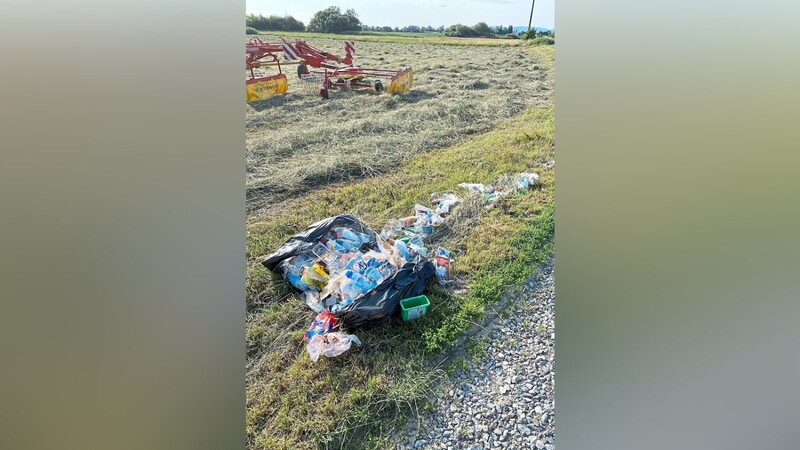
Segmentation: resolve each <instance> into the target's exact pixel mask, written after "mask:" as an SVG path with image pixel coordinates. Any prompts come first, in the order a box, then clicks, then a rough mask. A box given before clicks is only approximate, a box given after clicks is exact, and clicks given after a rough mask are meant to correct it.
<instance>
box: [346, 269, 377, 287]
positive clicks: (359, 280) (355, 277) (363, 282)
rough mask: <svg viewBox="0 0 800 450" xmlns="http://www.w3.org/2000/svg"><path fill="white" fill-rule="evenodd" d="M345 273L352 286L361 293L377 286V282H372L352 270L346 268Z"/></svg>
mask: <svg viewBox="0 0 800 450" xmlns="http://www.w3.org/2000/svg"><path fill="white" fill-rule="evenodd" d="M345 275H346V276H347V278H350V280H352V282H353V287H355V288H356V289H358V290H359V291H361V292H362V293H367V292H369V291H371V290H373V289H375V286H377V284H375V283H373V282H372V281H370V280H369V279H367V278H365V277H364V276H362V275H360V274H358V273H355V272H353V271H352V270H348V271H347V272H345Z"/></svg>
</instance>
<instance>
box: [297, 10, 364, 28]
mask: <svg viewBox="0 0 800 450" xmlns="http://www.w3.org/2000/svg"><path fill="white" fill-rule="evenodd" d="M360 29H361V21H360V20H359V19H358V14H356V12H355V10H353V9H348V10H347V11H345V12H344V14H342V10H341V9H340V8H339V7H338V6H331V7H329V8H326V9H323V10H322V11H317V13H316V14H314V17H312V18H311V20H310V21H309V22H308V31H313V32H317V33H345V32H348V31H358V30H360Z"/></svg>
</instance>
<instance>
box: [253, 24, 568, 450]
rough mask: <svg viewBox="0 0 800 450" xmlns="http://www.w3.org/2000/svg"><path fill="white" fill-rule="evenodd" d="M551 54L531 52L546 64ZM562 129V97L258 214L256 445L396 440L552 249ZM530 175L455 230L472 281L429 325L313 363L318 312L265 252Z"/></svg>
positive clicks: (457, 253)
mask: <svg viewBox="0 0 800 450" xmlns="http://www.w3.org/2000/svg"><path fill="white" fill-rule="evenodd" d="M325 37H330V36H329V35H325ZM551 50H552V49H551V48H550V49H548V48H546V47H536V48H532V49H531V51H532V52H534V53H537V54H540V55H543V56H544V57H545V58H542V59H543V60H547V61H552V52H551ZM548 52H550V53H548ZM548 58H549V59H548ZM547 64H550V65H549V66H548V67H552V63H551V62H549V63H547ZM554 129H555V126H554V111H553V106H552V104H551V105H550V106H548V107H547V108H542V109H533V108H532V109H528V110H526V111H525V112H524V113H522V114H520V115H518V116H516V117H514V118H511V119H507V120H504V121H501V122H499V123H498V124H496V126H495V127H494V128H493V129H492V131H489V132H487V133H484V134H480V135H474V136H472V137H470V138H468V139H466V140H463V141H461V142H460V143H459V144H457V145H454V146H450V147H447V148H442V149H438V150H433V151H430V152H427V153H424V154H418V155H416V156H414V157H411V158H410V159H408V160H406V161H405V162H404V163H403V164H400V165H398V166H397V167H396V168H395V169H393V170H391V171H389V172H388V173H386V174H383V175H381V176H380V177H374V178H369V179H366V180H361V181H357V182H353V183H350V184H346V185H339V186H328V187H323V188H318V189H316V190H315V191H313V192H311V193H309V194H307V195H304V196H302V197H298V198H294V199H291V200H287V201H284V202H282V203H280V204H277V205H275V206H274V207H271V208H270V210H269V212H268V213H265V214H264V215H262V216H253V217H249V218H248V227H247V265H248V273H247V303H248V308H247V328H246V329H247V332H246V345H247V416H246V435H247V443H248V448H251V449H270V450H271V449H314V448H387V447H388V446H389V445H390V439H391V436H392V433H393V432H394V431H395V430H397V429H398V427H400V426H402V425H403V424H405V422H406V420H408V419H407V418H408V417H413V416H414V414H415V413H417V412H420V411H422V410H424V409H425V408H426V407H427V406H428V405H427V403H426V402H427V398H428V397H429V396H430V395H431V394H432V389H433V388H434V386H435V385H436V383H437V381H439V380H441V379H442V378H443V377H445V376H446V373H445V370H444V369H436V370H433V369H432V368H431V364H430V362H431V360H432V359H433V358H434V357H436V356H440V355H441V354H442V352H444V351H447V350H449V349H451V348H452V346H453V345H454V343H455V342H456V339H457V338H458V337H460V336H462V335H463V333H464V331H465V330H467V329H468V328H469V327H470V326H471V325H472V324H474V323H480V322H481V321H483V319H484V318H485V317H486V315H487V314H489V313H490V312H491V311H492V308H494V307H495V305H496V304H497V302H498V301H499V300H500V299H501V298H502V297H503V295H504V293H505V292H506V291H507V289H508V288H509V287H512V286H514V285H515V284H518V283H519V282H520V281H521V280H524V279H525V278H526V277H528V276H529V275H531V273H532V272H533V270H535V267H536V266H537V265H538V264H540V263H541V262H543V261H544V260H545V259H546V258H547V257H548V256H549V254H550V253H551V252H552V250H553V249H552V242H553V241H552V236H553V232H554V221H553V216H554V214H553V211H554V206H553V205H554V185H555V179H554V177H555V174H554V171H553V170H552V169H544V168H543V167H541V166H540V163H542V162H545V161H549V160H552V159H554V156H555V153H554V142H555V141H554ZM522 171H535V172H538V173H539V174H540V175H541V179H540V182H541V186H540V187H537V188H535V189H532V190H529V191H526V192H525V193H522V194H519V195H515V196H509V197H507V198H505V199H503V200H501V201H499V202H498V203H497V204H496V205H495V207H494V208H492V209H490V210H485V209H482V208H480V211H479V213H478V214H475V215H474V217H471V218H470V219H471V224H472V226H471V227H469V228H465V229H463V230H458V231H457V232H456V231H454V232H453V233H451V234H449V235H446V236H444V237H443V241H442V244H443V245H444V246H445V247H447V248H448V249H449V250H450V251H451V252H452V253H453V254H454V257H455V262H454V264H453V266H452V271H453V274H454V276H455V277H456V278H457V279H458V280H459V282H460V285H461V286H462V287H463V288H462V289H460V290H459V291H458V293H457V294H454V293H451V292H449V291H447V290H444V289H442V288H441V287H439V286H438V285H436V284H435V283H434V284H432V285H431V286H430V287H429V288H428V291H427V292H426V295H427V296H428V298H429V299H430V301H431V307H430V308H429V312H428V315H427V316H425V317H423V318H422V319H419V320H416V321H413V322H408V323H405V322H401V321H400V320H399V319H398V320H393V321H392V322H390V323H389V324H387V325H386V326H383V327H378V328H375V329H372V330H368V331H358V332H357V334H358V336H359V338H361V340H362V342H363V343H364V345H363V346H362V347H361V348H353V349H351V350H350V351H349V352H347V353H345V354H343V355H341V356H339V357H337V358H333V359H327V358H324V357H323V358H321V359H320V360H319V361H318V362H317V363H313V362H312V361H311V360H310V359H309V358H308V355H307V353H306V351H305V344H304V343H303V341H302V335H303V332H304V331H305V329H306V328H307V326H308V324H309V323H310V322H311V319H312V318H313V316H314V313H313V312H312V311H310V310H309V309H308V307H307V306H306V305H305V304H304V303H303V301H302V299H301V298H300V297H299V296H298V295H297V294H296V293H294V292H292V291H290V290H289V289H288V287H287V285H286V283H284V282H283V281H281V280H280V279H279V278H277V277H276V276H275V275H274V274H272V273H271V272H269V271H267V270H265V269H264V268H263V267H262V266H261V264H260V262H261V260H262V259H263V258H264V257H265V256H266V255H268V254H269V253H271V252H273V251H274V250H275V249H276V248H277V247H278V246H280V245H281V244H282V243H283V242H284V241H285V240H286V239H287V238H288V237H290V236H291V235H293V234H295V233H297V232H298V231H300V230H302V229H304V228H305V227H306V226H307V225H309V224H310V223H313V222H315V221H317V220H320V219H323V218H325V217H329V216H332V215H336V214H342V213H350V214H353V215H355V216H357V217H359V218H360V219H362V220H363V221H365V222H366V223H368V224H369V225H370V226H371V227H373V228H374V229H376V230H380V229H381V228H382V227H383V225H384V224H385V223H386V221H387V220H388V219H391V218H397V217H403V216H407V215H409V214H411V213H412V211H413V207H414V204H415V203H422V204H429V199H430V194H431V193H433V192H448V191H450V192H455V193H457V194H459V195H462V196H463V195H464V194H465V192H464V191H463V190H461V189H460V188H457V185H458V184H459V183H462V182H481V183H489V182H492V181H494V180H496V179H497V177H498V176H500V175H504V174H514V173H518V172H522ZM457 211H458V209H456V210H455V211H454V212H453V215H455V214H457ZM479 351H481V350H480V348H478V347H474V348H468V352H470V353H473V354H474V353H477V352H479ZM453 367H457V365H451V369H452V368H453Z"/></svg>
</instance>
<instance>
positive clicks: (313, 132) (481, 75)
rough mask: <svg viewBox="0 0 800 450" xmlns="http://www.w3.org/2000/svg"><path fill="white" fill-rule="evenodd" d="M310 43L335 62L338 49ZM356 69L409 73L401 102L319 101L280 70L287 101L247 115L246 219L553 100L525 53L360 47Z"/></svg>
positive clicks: (337, 95)
mask: <svg viewBox="0 0 800 450" xmlns="http://www.w3.org/2000/svg"><path fill="white" fill-rule="evenodd" d="M309 43H311V44H312V45H314V46H317V47H318V48H320V49H323V50H326V51H330V52H332V53H334V54H344V50H343V43H342V42H341V41H332V40H316V39H310V40H309ZM548 51H551V49H542V50H541V51H539V53H538V54H545V53H547V52H548ZM356 63H357V64H359V65H361V66H362V67H376V68H386V69H398V70H399V69H403V68H405V67H408V66H411V67H413V69H414V86H413V88H412V89H411V91H410V92H409V93H408V94H406V95H403V96H393V95H388V94H385V93H383V94H377V93H374V92H367V91H353V92H350V93H348V92H344V91H339V90H331V94H330V96H331V99H330V100H329V101H322V100H321V99H320V98H319V96H318V93H317V92H318V90H319V84H318V83H308V82H304V81H301V80H299V79H298V77H297V74H296V70H297V69H296V66H294V65H287V66H285V67H284V72H285V73H286V74H287V77H288V78H289V93H288V94H286V95H283V96H279V97H275V98H272V99H269V100H267V101H264V102H259V103H254V104H252V106H248V107H247V112H246V120H247V122H246V148H247V172H248V173H247V205H248V211H251V212H253V211H255V210H258V209H260V208H264V207H268V206H270V205H273V204H275V203H276V202H280V201H282V200H285V199H286V198H288V197H291V196H294V195H298V194H302V193H305V192H309V191H312V190H313V189H314V188H315V187H316V186H319V185H325V184H328V183H332V182H341V181H345V180H352V179H356V178H362V177H365V176H373V175H377V174H381V173H385V172H391V171H393V170H396V169H397V167H398V166H399V165H400V164H402V162H403V161H404V160H405V159H406V158H408V157H410V156H413V155H415V154H417V153H422V152H425V151H429V150H431V149H435V148H441V147H445V146H447V145H451V144H453V143H455V142H457V141H458V140H459V139H462V138H463V137H464V136H468V135H472V134H476V133H481V132H485V131H488V130H489V129H491V127H492V126H493V124H495V123H496V122H497V121H498V120H501V119H505V118H509V117H512V116H515V115H517V114H519V113H520V112H522V111H523V110H525V109H526V108H530V107H541V106H543V105H544V104H545V103H546V102H547V101H548V99H549V98H550V97H551V94H552V92H551V91H552V85H553V83H552V77H547V76H546V75H545V70H544V67H543V66H542V63H541V58H539V57H537V56H535V54H534V52H532V51H531V50H530V49H529V48H525V47H496V48H481V47H453V46H431V45H420V46H411V45H403V44H387V43H375V42H359V43H357V44H356ZM278 111H279V114H278V113H276V112H278ZM310 161H313V164H309V162H310Z"/></svg>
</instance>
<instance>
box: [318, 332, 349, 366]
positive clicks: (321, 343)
mask: <svg viewBox="0 0 800 450" xmlns="http://www.w3.org/2000/svg"><path fill="white" fill-rule="evenodd" d="M352 344H356V346H357V347H361V340H360V339H358V336H356V335H355V334H345V333H342V332H338V331H335V332H332V333H325V334H318V335H315V336H314V337H313V338H311V341H310V342H309V343H308V345H306V350H308V356H309V357H310V358H311V360H312V361H314V362H317V360H318V359H319V357H320V355H322V356H325V357H327V358H333V357H335V356H339V355H341V354H342V353H344V352H346V351H348V350H350V346H351V345H352Z"/></svg>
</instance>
